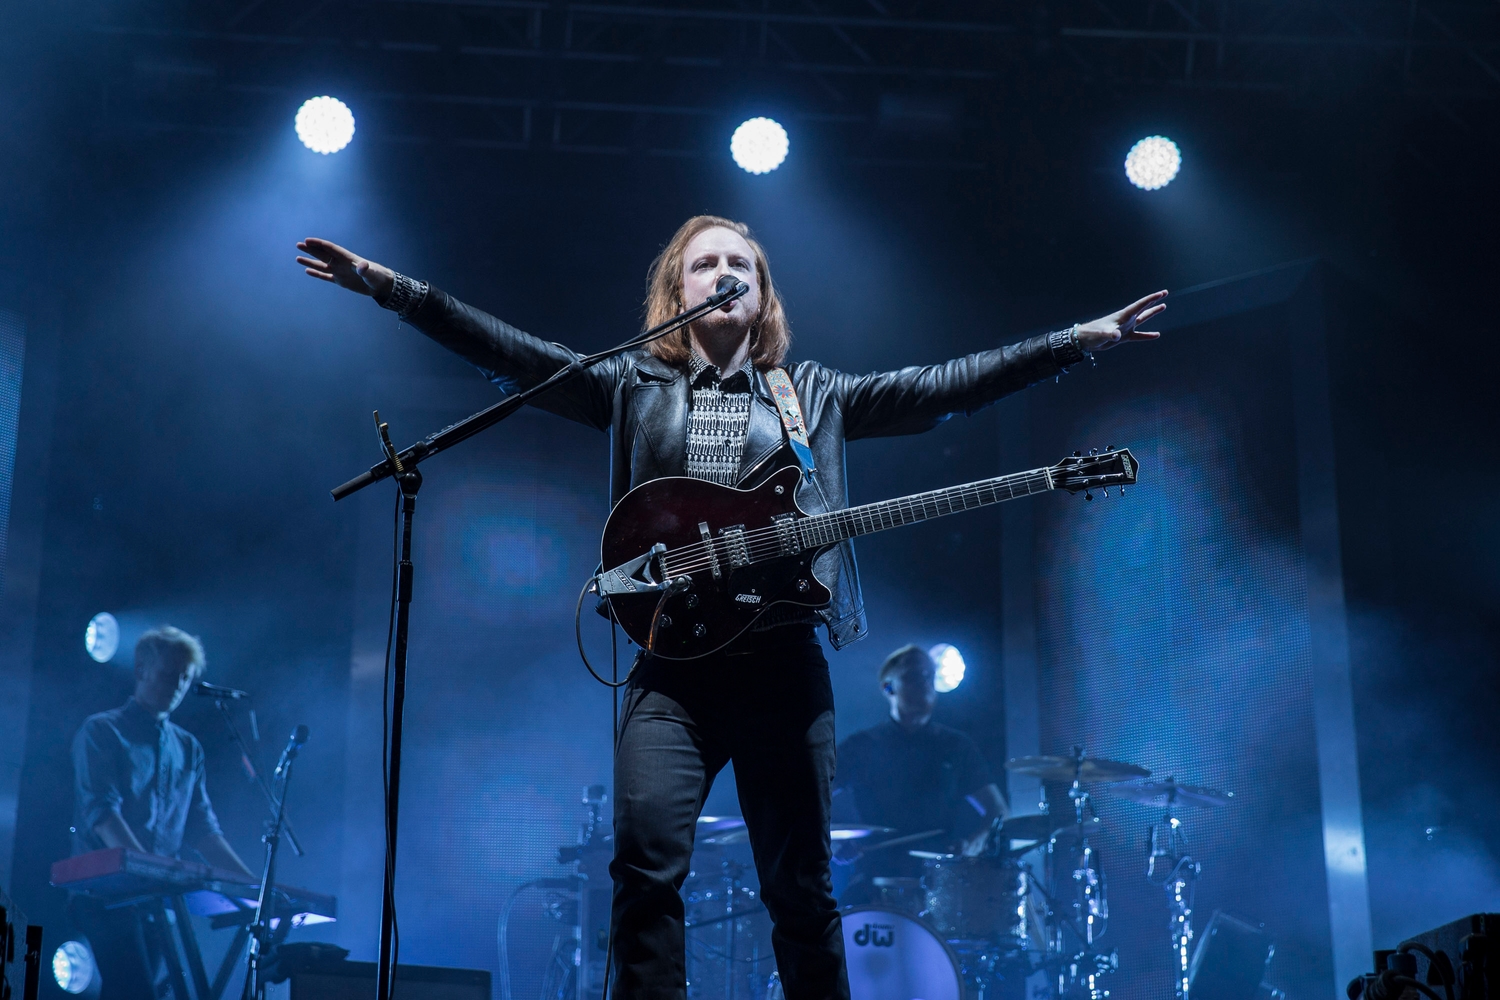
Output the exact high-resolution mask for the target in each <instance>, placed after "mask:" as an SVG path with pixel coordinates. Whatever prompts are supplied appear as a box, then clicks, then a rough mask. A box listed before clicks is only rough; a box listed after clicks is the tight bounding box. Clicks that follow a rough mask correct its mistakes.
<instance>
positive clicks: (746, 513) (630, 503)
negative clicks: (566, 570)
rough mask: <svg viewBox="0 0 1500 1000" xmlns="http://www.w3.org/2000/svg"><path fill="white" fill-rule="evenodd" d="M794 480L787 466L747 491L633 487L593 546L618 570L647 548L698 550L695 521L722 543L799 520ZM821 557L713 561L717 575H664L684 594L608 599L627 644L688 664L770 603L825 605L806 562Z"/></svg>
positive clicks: (686, 485) (741, 629)
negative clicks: (682, 583)
mask: <svg viewBox="0 0 1500 1000" xmlns="http://www.w3.org/2000/svg"><path fill="white" fill-rule="evenodd" d="M801 482H802V471H801V470H800V469H798V468H796V467H795V466H788V467H787V468H785V469H781V470H780V471H778V472H776V473H775V474H774V475H772V476H771V477H770V478H769V479H767V480H766V481H765V482H764V483H762V484H761V485H760V486H757V487H755V488H754V489H751V490H741V489H735V488H734V487H732V486H719V485H716V484H714V483H708V482H704V481H702V480H699V479H689V478H687V477H685V476H683V477H670V478H666V479H655V480H652V481H651V482H649V483H642V484H641V485H640V486H637V487H636V488H635V489H633V490H631V491H630V492H629V493H627V494H625V496H624V497H623V498H621V500H620V502H619V503H617V504H615V509H614V510H613V511H611V512H610V515H609V521H608V522H607V523H606V524H605V526H604V539H603V542H602V543H601V546H600V548H601V555H602V564H603V565H604V566H606V567H610V566H620V565H622V564H624V563H625V562H627V561H628V560H630V559H632V558H633V557H637V556H639V555H640V554H641V553H643V552H648V551H650V550H651V548H652V546H655V545H657V544H662V545H665V546H666V548H667V550H669V551H670V550H681V549H685V548H688V547H691V546H695V545H701V543H702V542H703V540H704V533H703V528H701V527H700V525H706V526H707V531H708V534H709V536H710V537H712V538H714V539H718V540H720V541H721V542H722V540H723V539H724V538H725V534H724V533H725V531H726V529H727V530H728V531H729V532H730V535H731V536H733V534H734V533H735V532H736V531H739V530H743V531H745V532H750V531H754V530H756V529H764V528H769V527H772V526H773V525H775V524H777V523H778V522H779V523H781V524H783V525H784V524H785V523H786V522H787V521H789V520H790V521H797V520H801V519H803V518H806V517H807V515H806V514H805V513H803V512H802V510H801V509H799V508H798V507H797V502H796V499H795V498H796V495H797V487H798V485H800V484H801ZM825 548H826V546H825ZM821 551H822V549H821V548H819V549H806V550H803V551H800V552H796V553H794V554H790V555H784V556H779V557H778V556H775V555H773V556H771V557H770V558H764V557H762V558H757V559H756V561H754V562H752V563H749V564H748V565H742V566H738V567H735V566H731V565H729V561H728V560H727V559H721V560H718V569H719V575H718V577H717V578H716V577H715V575H714V572H713V567H712V566H706V567H704V568H701V569H697V570H695V571H693V572H690V573H676V574H674V575H673V579H681V578H682V577H684V576H685V577H687V579H688V580H689V581H690V583H689V584H688V586H687V588H686V589H685V590H682V591H681V592H677V593H670V594H668V596H667V597H666V599H665V601H663V600H662V595H661V593H660V592H649V591H648V592H642V593H616V594H615V595H614V596H612V597H611V598H610V603H611V604H612V606H613V608H614V615H615V618H616V619H617V620H618V621H619V623H620V626H621V627H622V628H623V629H624V630H625V634H626V635H628V636H630V638H631V640H632V641H634V642H635V644H636V645H638V646H640V647H642V648H643V649H650V650H651V651H652V652H653V653H655V654H656V655H657V656H660V657H662V658H664V659H669V660H690V659H694V658H696V657H700V656H706V655H707V654H709V653H712V652H715V651H717V650H719V649H722V648H724V647H725V646H727V645H729V643H731V642H733V641H734V640H735V639H737V638H739V637H740V636H741V635H743V634H744V633H745V632H746V631H747V630H748V629H749V628H750V627H751V626H752V625H754V624H755V621H756V619H758V618H760V617H761V616H762V615H764V614H765V613H766V611H767V610H769V609H770V608H771V607H773V606H774V605H777V604H796V605H800V606H802V607H807V608H820V607H823V606H824V605H826V604H827V603H828V602H829V601H830V600H832V598H833V595H832V594H831V593H830V592H829V590H828V588H827V587H826V586H824V585H823V584H822V582H820V581H819V580H818V578H817V577H815V576H814V575H813V572H812V564H813V560H814V559H815V558H817V556H818V553H819V552H821ZM699 562H702V560H699ZM670 565H671V563H670V562H668V566H669V567H670ZM623 586H625V587H627V588H628V587H629V584H628V583H626V584H623ZM658 605H660V614H659V615H658V613H657V612H658ZM653 618H654V619H655V621H656V632H655V636H654V638H653V636H652V620H653Z"/></svg>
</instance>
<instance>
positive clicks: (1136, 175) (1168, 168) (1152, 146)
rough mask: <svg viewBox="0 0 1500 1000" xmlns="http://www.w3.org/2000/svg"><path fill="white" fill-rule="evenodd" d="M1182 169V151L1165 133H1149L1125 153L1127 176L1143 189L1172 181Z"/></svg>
mask: <svg viewBox="0 0 1500 1000" xmlns="http://www.w3.org/2000/svg"><path fill="white" fill-rule="evenodd" d="M1180 169H1182V151H1181V150H1180V149H1178V148H1177V143H1175V142H1173V141H1172V140H1171V139H1168V138H1167V137H1166V136H1164V135H1148V136H1146V138H1144V139H1142V140H1141V141H1140V142H1138V143H1136V144H1135V145H1134V146H1131V147H1130V152H1128V153H1126V154H1125V176H1126V177H1129V178H1130V183H1132V184H1134V185H1135V186H1136V187H1138V188H1140V189H1141V190H1142V191H1155V190H1156V189H1157V188H1164V187H1166V186H1167V185H1168V184H1170V183H1172V178H1173V177H1176V176H1177V171H1178V170H1180Z"/></svg>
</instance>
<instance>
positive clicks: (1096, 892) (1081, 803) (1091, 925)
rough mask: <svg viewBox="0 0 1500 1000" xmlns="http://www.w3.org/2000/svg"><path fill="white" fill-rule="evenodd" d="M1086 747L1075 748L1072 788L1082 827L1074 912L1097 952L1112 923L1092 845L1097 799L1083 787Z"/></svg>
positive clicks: (1083, 934) (1075, 818)
mask: <svg viewBox="0 0 1500 1000" xmlns="http://www.w3.org/2000/svg"><path fill="white" fill-rule="evenodd" d="M1083 757H1084V753H1083V747H1074V748H1073V759H1074V760H1075V761H1076V763H1075V764H1074V766H1073V785H1072V787H1070V788H1069V789H1068V798H1069V799H1070V800H1072V802H1073V822H1074V823H1075V824H1076V825H1077V827H1078V867H1077V868H1075V869H1074V870H1073V881H1075V882H1077V883H1078V892H1079V896H1078V901H1077V902H1076V903H1075V904H1074V912H1075V914H1076V919H1077V923H1078V936H1079V938H1081V939H1082V941H1083V944H1084V946H1085V947H1086V948H1087V949H1088V950H1089V951H1093V949H1094V943H1095V942H1096V941H1097V940H1098V939H1099V938H1101V937H1103V936H1104V931H1105V928H1106V927H1107V925H1108V922H1109V901H1108V899H1107V898H1106V896H1105V889H1104V873H1103V872H1102V871H1101V870H1100V869H1099V867H1098V855H1097V853H1096V852H1095V850H1094V848H1093V845H1091V844H1090V843H1089V834H1088V822H1089V819H1090V817H1092V818H1094V819H1097V818H1098V814H1096V813H1095V812H1094V799H1093V796H1092V795H1090V794H1089V793H1088V791H1087V790H1086V789H1085V788H1084V787H1083V781H1082V776H1083Z"/></svg>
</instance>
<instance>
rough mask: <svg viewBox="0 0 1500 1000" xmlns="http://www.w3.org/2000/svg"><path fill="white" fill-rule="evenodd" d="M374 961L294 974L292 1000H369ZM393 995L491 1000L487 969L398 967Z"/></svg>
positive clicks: (414, 999) (408, 998) (423, 999)
mask: <svg viewBox="0 0 1500 1000" xmlns="http://www.w3.org/2000/svg"><path fill="white" fill-rule="evenodd" d="M375 979H376V976H375V963H374V962H337V963H331V964H328V965H321V966H319V967H317V968H315V969H308V970H306V971H301V972H294V973H292V975H291V988H292V1000H369V998H370V997H371V996H373V995H374V994H375ZM392 992H393V993H394V994H395V995H396V996H398V997H400V998H401V1000H490V974H489V972H488V971H487V970H484V969H445V968H442V967H441V966H436V965H398V966H396V981H395V984H394V989H393V990H392Z"/></svg>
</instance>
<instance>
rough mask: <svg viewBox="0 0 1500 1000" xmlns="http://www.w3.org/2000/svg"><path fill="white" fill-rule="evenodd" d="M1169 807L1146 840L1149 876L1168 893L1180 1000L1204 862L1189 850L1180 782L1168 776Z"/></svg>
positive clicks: (1183, 993) (1184, 999) (1174, 971)
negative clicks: (1180, 805) (1179, 804)
mask: <svg viewBox="0 0 1500 1000" xmlns="http://www.w3.org/2000/svg"><path fill="white" fill-rule="evenodd" d="M1166 784H1167V807H1166V813H1165V815H1164V816H1163V817H1162V819H1161V822H1159V823H1153V824H1151V834H1150V837H1149V839H1148V841H1147V847H1148V848H1149V849H1150V857H1149V858H1148V859H1147V861H1146V878H1147V880H1148V881H1150V882H1152V883H1153V884H1156V885H1160V886H1161V887H1162V888H1163V889H1164V890H1165V891H1166V893H1167V907H1168V909H1169V911H1170V913H1171V919H1170V922H1169V930H1170V932H1171V940H1172V978H1173V990H1174V993H1175V995H1176V998H1177V1000H1188V961H1189V958H1190V957H1191V954H1192V945H1193V896H1194V894H1195V891H1196V889H1197V884H1198V876H1199V875H1201V874H1202V873H1203V865H1201V864H1200V863H1198V862H1197V861H1194V860H1193V859H1192V857H1191V856H1190V855H1189V854H1188V853H1187V848H1188V844H1187V837H1186V835H1185V834H1184V833H1183V831H1182V820H1180V819H1178V818H1177V784H1176V781H1175V779H1173V778H1168V779H1167V781H1166Z"/></svg>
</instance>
